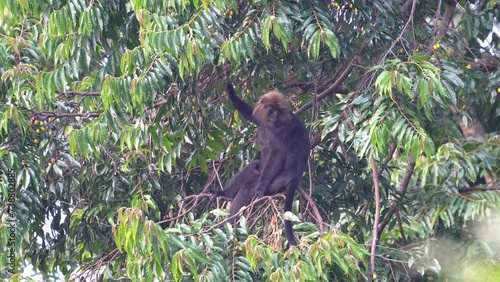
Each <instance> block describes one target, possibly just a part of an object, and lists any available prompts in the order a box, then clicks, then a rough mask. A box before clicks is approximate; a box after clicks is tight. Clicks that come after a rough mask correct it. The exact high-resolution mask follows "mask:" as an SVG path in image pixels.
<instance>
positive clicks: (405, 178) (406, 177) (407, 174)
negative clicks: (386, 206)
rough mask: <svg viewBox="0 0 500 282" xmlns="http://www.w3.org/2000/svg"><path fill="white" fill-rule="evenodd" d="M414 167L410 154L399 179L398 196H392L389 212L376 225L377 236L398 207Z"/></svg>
mask: <svg viewBox="0 0 500 282" xmlns="http://www.w3.org/2000/svg"><path fill="white" fill-rule="evenodd" d="M414 169H415V160H414V159H413V156H412V155H410V156H409V157H408V166H407V167H406V172H405V175H404V176H403V179H402V180H401V184H400V185H399V189H398V196H397V197H396V198H394V200H392V204H391V207H390V210H389V212H388V213H386V215H385V216H384V219H383V220H382V221H381V222H380V224H379V226H378V237H380V234H382V231H383V230H384V228H385V226H387V224H388V223H389V221H390V220H391V217H392V216H393V215H394V213H395V212H396V210H397V209H398V204H399V202H400V201H401V199H402V198H403V197H404V195H405V194H406V189H407V188H408V184H409V183H410V180H411V177H412V175H413V170H414Z"/></svg>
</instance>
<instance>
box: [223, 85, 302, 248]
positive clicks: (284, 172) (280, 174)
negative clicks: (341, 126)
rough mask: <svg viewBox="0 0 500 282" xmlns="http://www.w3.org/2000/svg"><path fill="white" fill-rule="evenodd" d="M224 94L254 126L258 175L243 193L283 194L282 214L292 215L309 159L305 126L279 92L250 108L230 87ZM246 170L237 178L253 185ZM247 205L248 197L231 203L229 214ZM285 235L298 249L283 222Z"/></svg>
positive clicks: (235, 187) (286, 225) (286, 221)
mask: <svg viewBox="0 0 500 282" xmlns="http://www.w3.org/2000/svg"><path fill="white" fill-rule="evenodd" d="M226 90H227V92H228V94H229V98H230V99H231V102H232V104H233V105H234V107H235V108H236V110H238V112H240V113H241V114H242V116H243V117H244V118H245V119H247V120H249V121H251V122H253V123H255V124H256V125H257V129H258V135H257V143H258V145H259V148H260V152H259V154H260V162H259V164H258V172H260V173H259V177H258V181H256V182H257V183H256V185H255V186H254V188H252V185H248V186H245V189H247V190H246V191H245V192H244V193H245V196H246V195H251V194H252V193H254V197H255V198H260V197H262V196H264V195H275V194H277V193H279V192H281V191H283V190H285V207H284V210H285V212H286V211H291V210H292V204H293V197H294V195H295V191H296V190H297V188H298V186H299V183H300V180H301V178H302V174H303V173H304V170H305V168H306V165H307V161H308V159H309V150H310V149H309V148H310V145H309V134H308V131H307V129H306V127H305V125H304V123H303V122H302V121H301V120H300V119H299V118H298V117H297V116H296V115H295V114H294V113H293V112H292V111H291V110H290V109H289V107H288V105H287V103H286V100H285V97H284V96H283V94H281V93H279V92H274V91H271V92H268V93H266V94H264V95H263V96H262V97H261V98H260V99H259V101H258V102H257V103H256V104H255V106H254V107H252V106H251V105H249V104H248V103H246V102H245V101H243V100H241V99H240V98H239V97H238V96H236V94H235V91H234V88H233V85H232V84H231V83H228V84H227V87H226ZM250 165H253V162H252V163H250V164H249V165H247V166H250ZM245 170H246V167H245V168H243V170H242V172H240V173H241V175H239V174H238V175H237V176H238V178H245V179H244V180H241V181H242V182H245V181H248V182H250V184H252V183H253V181H252V180H250V179H246V178H247V177H246V173H244V171H245ZM235 177H236V176H235ZM252 178H254V176H252ZM255 178H256V177H255ZM254 181H255V180H254ZM228 188H231V189H233V190H234V191H233V190H231V191H226V192H224V193H227V194H231V195H232V194H234V195H235V197H238V196H239V195H238V194H239V190H238V189H239V188H237V186H231V185H229V186H228ZM242 197H243V194H242ZM249 201H251V198H250V197H246V198H245V202H243V201H233V203H232V205H231V210H232V211H236V212H237V211H238V210H239V209H240V208H241V207H242V203H243V204H244V203H247V202H249ZM247 204H248V203H247ZM285 234H286V238H287V240H288V243H289V244H290V245H292V246H295V245H297V242H296V241H295V236H294V233H293V227H292V223H291V222H290V221H288V220H285Z"/></svg>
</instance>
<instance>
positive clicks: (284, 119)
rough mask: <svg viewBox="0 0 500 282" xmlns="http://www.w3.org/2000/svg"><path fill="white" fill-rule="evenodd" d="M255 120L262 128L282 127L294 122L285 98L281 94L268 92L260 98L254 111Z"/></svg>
mask: <svg viewBox="0 0 500 282" xmlns="http://www.w3.org/2000/svg"><path fill="white" fill-rule="evenodd" d="M253 116H254V118H255V119H256V120H257V121H258V122H259V124H260V125H262V126H270V127H282V126H286V125H288V124H289V123H290V121H291V120H292V113H291V112H290V109H289V108H288V104H287V103H286V100H285V97H284V96H283V94H281V93H279V92H274V91H272V92H268V93H266V94H264V95H263V96H262V97H260V99H259V101H258V102H257V104H255V107H254V110H253Z"/></svg>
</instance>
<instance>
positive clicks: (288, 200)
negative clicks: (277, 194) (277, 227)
mask: <svg viewBox="0 0 500 282" xmlns="http://www.w3.org/2000/svg"><path fill="white" fill-rule="evenodd" d="M297 186H298V185H290V186H288V187H287V189H286V195H285V212H287V211H289V212H291V211H292V205H293V197H294V196H295V190H297ZM285 234H286V239H287V240H288V244H289V245H290V246H296V245H297V241H295V235H294V234H293V227H292V222H291V221H289V220H285Z"/></svg>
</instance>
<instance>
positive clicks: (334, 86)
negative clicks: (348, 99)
mask: <svg viewBox="0 0 500 282" xmlns="http://www.w3.org/2000/svg"><path fill="white" fill-rule="evenodd" d="M360 60H361V58H360V57H359V56H355V57H354V58H353V59H352V60H351V61H350V62H349V65H347V67H346V69H345V70H344V72H342V74H341V75H340V76H339V78H338V79H337V80H336V81H335V82H334V83H333V84H332V85H330V86H329V87H328V88H326V89H325V90H324V91H323V92H321V93H320V94H319V95H317V101H320V100H322V99H324V98H325V97H326V96H328V95H330V94H332V93H333V92H334V90H335V89H338V88H339V87H340V86H341V85H342V83H343V82H344V80H345V79H346V78H347V77H348V76H349V74H350V73H351V71H352V69H353V68H354V63H356V62H358V63H359V61H360ZM313 103H314V100H311V101H309V102H307V103H306V104H305V105H304V106H302V107H301V108H300V109H298V110H297V111H296V112H295V114H296V115H300V114H302V113H303V112H305V111H306V110H307V109H309V108H311V107H312V105H313Z"/></svg>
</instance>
